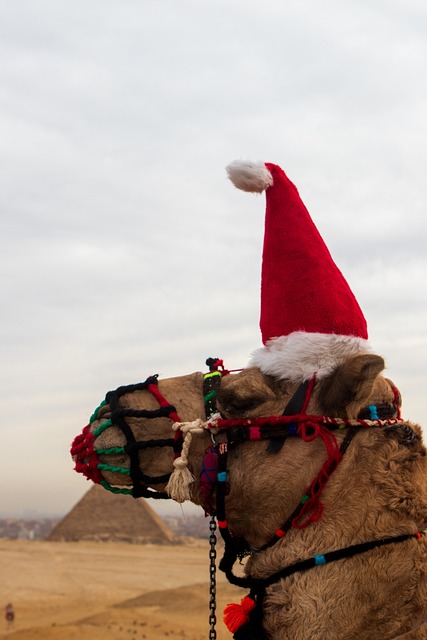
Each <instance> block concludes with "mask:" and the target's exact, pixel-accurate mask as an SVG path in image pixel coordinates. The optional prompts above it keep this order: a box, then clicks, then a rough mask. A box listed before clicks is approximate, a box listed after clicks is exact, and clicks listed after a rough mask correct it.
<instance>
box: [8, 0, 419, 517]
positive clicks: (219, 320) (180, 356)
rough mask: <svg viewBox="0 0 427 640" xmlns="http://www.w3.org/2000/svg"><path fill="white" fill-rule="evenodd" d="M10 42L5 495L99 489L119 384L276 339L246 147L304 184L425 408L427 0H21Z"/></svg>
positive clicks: (48, 508) (25, 502) (68, 494)
mask: <svg viewBox="0 0 427 640" xmlns="http://www.w3.org/2000/svg"><path fill="white" fill-rule="evenodd" d="M0 59H1V61H2V62H1V65H0V82H1V90H0V127H1V144H0V181H1V198H2V218H1V219H2V233H1V244H2V250H1V254H0V259H1V261H2V270H1V276H2V296H1V304H2V312H1V318H2V332H1V348H2V358H1V362H2V380H1V396H2V397H1V415H2V420H1V425H0V430H1V443H2V447H1V448H2V464H1V466H0V487H1V489H0V491H1V502H0V515H13V516H20V515H30V514H32V513H35V514H63V513H65V512H66V511H68V509H69V508H70V507H71V506H72V505H73V504H74V503H75V502H76V501H77V499H79V498H80V497H81V495H82V494H83V492H84V491H85V490H87V489H88V488H89V484H88V483H87V482H86V481H85V479H84V478H83V477H79V476H78V475H77V474H76V473H74V472H73V470H72V466H73V465H72V462H71V460H70V457H69V447H70V443H71V440H72V439H73V438H74V436H75V435H76V434H77V433H78V432H80V430H81V429H82V427H83V426H84V425H85V424H86V423H87V421H88V417H89V416H90V414H91V413H92V411H93V409H94V408H95V407H96V406H97V405H98V404H99V402H100V401H101V400H102V399H103V397H104V395H105V393H106V391H108V390H109V389H112V388H115V387H117V386H119V385H121V384H127V383H131V382H137V381H140V380H144V379H145V378H146V377H147V376H148V375H151V374H154V373H159V374H160V376H162V377H170V376H175V375H180V374H183V373H189V372H192V371H196V370H204V369H205V365H204V362H205V359H206V358H207V357H208V356H219V357H222V358H223V359H224V361H225V364H226V366H227V367H228V368H238V367H242V366H245V365H246V364H247V362H248V360H249V357H250V354H251V352H252V351H253V350H254V349H256V348H257V347H259V346H260V343H261V337H260V332H259V327H258V320H259V290H260V268H261V248H262V240H263V224H264V206H265V200H264V196H255V195H252V194H245V193H243V192H240V191H237V190H236V189H234V188H233V186H232V185H231V183H230V182H229V181H228V180H227V179H226V176H225V171H224V167H225V165H227V164H228V163H229V162H230V161H231V160H234V159H236V158H244V159H254V160H263V161H269V162H274V163H277V164H280V165H281V166H282V167H283V168H284V169H285V171H286V172H287V173H288V175H289V177H290V178H291V179H292V180H293V181H294V182H295V184H296V185H297V186H298V189H299V191H300V194H301V196H302V198H303V200H304V201H305V203H306V205H307V207H308V209H309V211H310V212H311V214H312V217H313V218H314V220H315V223H316V224H317V226H318V228H319V230H320V232H321V233H322V235H323V237H324V239H325V241H326V243H327V245H328V247H329V249H330V250H331V252H332V254H333V256H334V258H335V261H336V262H337V264H338V265H339V267H340V268H341V270H342V271H343V272H344V274H345V276H346V278H347V280H348V282H349V283H350V286H351V287H352V289H353V291H354V292H355V294H356V297H357V298H358V300H359V303H360V305H361V307H362V309H363V311H364V313H365V316H366V318H367V320H368V325H369V332H370V340H371V342H372V345H373V346H374V348H375V350H376V351H377V352H378V353H380V354H381V355H383V356H384V357H385V359H386V362H387V365H388V371H387V375H388V376H389V377H391V378H392V379H394V381H395V382H396V383H397V385H398V386H399V388H400V390H401V391H402V394H403V398H404V412H403V413H404V416H405V417H407V418H408V419H411V420H414V421H418V422H421V423H422V422H423V420H424V422H425V418H424V412H423V411H422V408H423V407H422V403H423V400H424V398H425V390H426V387H427V367H426V364H427V363H426V355H427V329H426V327H427V288H426V273H427V255H426V249H425V245H426V231H427V216H426V205H427V194H426V189H425V184H426V177H425V176H426V170H427V82H426V78H427V5H426V3H425V1H424V0H360V1H359V2H354V1H353V0H325V1H324V2H321V3H319V2H318V0H293V1H289V2H283V1H282V0H264V2H254V1H252V0H232V1H231V0H230V1H225V0H215V2H213V1H211V0H203V2H201V1H200V0H180V1H179V2H177V1H176V0H161V1H160V2H159V0H139V1H137V0H91V1H90V2H87V0H85V1H83V0H72V1H70V0H61V2H58V1H57V0H38V1H37V2H34V1H32V0H31V1H30V0H19V2H16V1H15V0H3V1H2V2H0Z"/></svg>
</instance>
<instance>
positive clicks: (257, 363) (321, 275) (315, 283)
mask: <svg viewBox="0 0 427 640" xmlns="http://www.w3.org/2000/svg"><path fill="white" fill-rule="evenodd" d="M227 172H228V175H229V178H230V180H231V181H232V182H233V184H234V185H235V186H236V187H237V188H238V189H242V190H243V191H253V192H257V193H261V192H262V191H265V193H266V199H267V208H266V214H265V234H264V247H263V257H262V275H261V318H260V327H261V334H262V341H263V344H264V346H263V347H262V348H261V349H258V350H257V351H255V353H254V354H253V355H252V359H251V362H250V363H249V365H250V366H253V367H259V368H260V369H261V371H263V372H264V373H266V374H270V375H274V376H276V377H279V378H287V379H291V380H292V381H294V382H296V381H302V380H306V379H308V378H310V377H311V376H312V375H313V374H314V373H316V375H317V377H318V378H322V377H325V376H327V375H328V374H330V373H331V372H332V371H333V370H334V369H335V368H336V367H337V365H338V364H339V363H340V362H342V361H344V360H345V359H347V358H348V357H349V356H351V355H354V354H357V353H361V352H362V353H363V352H367V351H370V346H369V343H368V341H367V338H368V333H367V326H366V320H365V318H364V316H363V313H362V311H361V309H360V307H359V305H358V303H357V301H356V298H355V297H354V295H353V293H352V291H351V289H350V287H349V285H348V283H347V281H346V280H345V278H344V276H343V275H342V273H341V271H340V270H339V269H338V267H337V266H336V264H335V262H334V261H333V259H332V256H331V254H330V253H329V251H328V249H327V247H326V245H325V243H324V241H323V239H322V237H321V236H320V234H319V232H318V230H317V228H316V227H315V225H314V223H313V221H312V219H311V217H310V215H309V213H308V211H307V209H306V208H305V206H304V204H303V202H302V200H301V198H300V196H299V194H298V191H297V189H296V187H295V185H294V184H292V182H291V181H290V180H289V178H288V177H287V176H286V174H285V173H284V171H283V170H282V169H281V168H280V167H278V166H277V165H274V164H270V163H266V164H264V163H262V162H242V161H236V162H233V163H231V164H230V165H229V166H228V167H227Z"/></svg>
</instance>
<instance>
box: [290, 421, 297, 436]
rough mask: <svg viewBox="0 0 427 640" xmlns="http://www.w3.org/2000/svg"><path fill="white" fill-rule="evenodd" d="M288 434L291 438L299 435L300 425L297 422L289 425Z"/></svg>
mask: <svg viewBox="0 0 427 640" xmlns="http://www.w3.org/2000/svg"><path fill="white" fill-rule="evenodd" d="M288 433H289V435H290V436H296V435H297V434H298V425H297V423H296V422H291V423H290V424H289V426H288Z"/></svg>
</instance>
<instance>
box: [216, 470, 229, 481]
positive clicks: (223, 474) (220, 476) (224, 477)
mask: <svg viewBox="0 0 427 640" xmlns="http://www.w3.org/2000/svg"><path fill="white" fill-rule="evenodd" d="M226 480H227V472H226V471H220V472H219V473H218V482H225V481H226Z"/></svg>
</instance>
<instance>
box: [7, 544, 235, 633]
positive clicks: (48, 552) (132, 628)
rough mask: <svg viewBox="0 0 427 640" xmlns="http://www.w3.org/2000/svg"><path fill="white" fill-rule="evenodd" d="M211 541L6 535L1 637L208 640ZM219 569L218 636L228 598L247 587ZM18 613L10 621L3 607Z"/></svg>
mask: <svg viewBox="0 0 427 640" xmlns="http://www.w3.org/2000/svg"><path fill="white" fill-rule="evenodd" d="M208 553H209V552H208V542H207V541H195V542H194V543H193V544H191V545H179V546H156V545H128V544H119V543H95V542H77V543H74V542H38V541H37V542H36V541H33V542H31V541H21V540H0V567H1V570H0V576H1V577H0V606H1V608H2V612H1V615H2V619H1V621H0V639H5V638H7V639H8V640H12V639H13V640H101V639H102V640H124V639H125V638H126V639H127V640H129V639H135V640H142V639H144V638H145V639H146V640H160V639H162V640H164V639H165V638H169V640H204V639H205V638H207V637H208V633H209V623H208V617H209V604H208V603H209V559H208ZM217 576H218V594H217V600H218V603H217V606H218V609H217V612H218V624H217V634H218V639H219V640H221V639H224V640H226V639H227V638H231V634H230V633H229V632H228V631H227V630H226V629H225V627H224V625H223V623H222V610H223V608H224V606H225V604H227V602H239V601H240V598H241V597H242V596H243V595H245V592H244V591H242V590H240V589H237V588H235V587H232V586H231V585H229V584H228V583H227V582H226V581H225V579H224V578H223V576H222V575H220V574H217ZM7 602H12V603H13V605H14V607H15V612H16V619H15V622H14V624H13V626H12V627H11V628H9V629H8V628H7V626H6V622H5V619H4V607H5V605H6V604H7Z"/></svg>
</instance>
